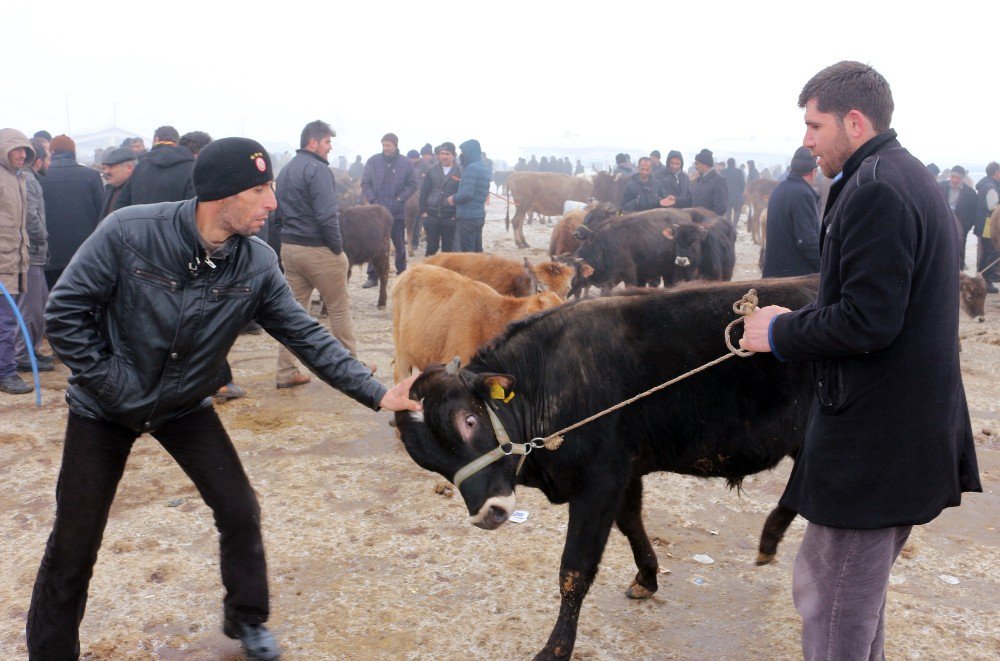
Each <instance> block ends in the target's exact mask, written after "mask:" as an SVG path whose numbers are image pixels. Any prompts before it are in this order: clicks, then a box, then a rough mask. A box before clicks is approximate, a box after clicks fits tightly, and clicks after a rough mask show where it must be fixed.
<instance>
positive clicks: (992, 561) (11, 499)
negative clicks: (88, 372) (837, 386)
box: [0, 204, 1000, 660]
mask: <svg viewBox="0 0 1000 661" xmlns="http://www.w3.org/2000/svg"><path fill="white" fill-rule="evenodd" d="M503 212H504V210H503V208H502V206H501V205H499V204H494V205H493V206H491V209H490V221H489V222H488V223H487V227H486V241H485V244H486V247H487V250H493V251H495V252H499V253H501V254H507V255H511V256H520V255H522V254H526V255H529V256H532V257H534V258H537V259H541V258H542V257H543V255H544V253H545V248H546V246H547V245H548V234H549V229H548V228H546V227H544V226H540V225H539V224H537V223H536V224H534V225H531V226H528V227H527V237H528V240H529V242H530V243H531V244H532V245H533V246H536V248H533V249H531V250H528V251H517V250H516V249H515V248H514V246H513V241H512V238H511V235H510V234H509V233H506V232H505V231H504V227H503ZM738 252H739V266H738V272H737V279H749V278H753V277H756V275H757V274H758V273H759V272H758V271H757V269H756V266H755V265H756V259H757V254H756V247H755V246H753V245H752V244H751V243H750V242H749V240H748V238H747V235H746V233H745V231H741V234H740V237H739V243H738ZM363 280H364V274H363V273H360V272H356V273H355V277H354V279H353V280H352V282H351V296H352V300H353V306H354V318H355V323H356V325H357V331H358V333H357V334H358V337H359V339H360V352H361V357H362V359H363V360H366V361H374V362H376V363H377V365H378V375H379V377H380V378H382V379H383V380H386V381H387V380H388V379H389V378H390V377H389V376H388V375H390V374H391V371H392V370H391V366H390V360H391V358H392V346H391V314H390V312H389V311H388V310H384V311H379V310H376V309H375V297H376V290H363V289H361V287H360V285H361V282H362V281H363ZM720 332H721V330H720ZM961 333H962V336H963V338H964V339H963V348H964V351H963V353H962V362H963V375H964V378H965V387H966V392H967V394H968V399H969V406H970V411H971V414H972V421H973V427H974V429H975V432H976V446H977V450H978V453H979V463H980V469H981V473H982V479H983V485H984V488H985V493H983V494H970V495H967V496H966V497H965V499H964V504H963V506H962V507H960V508H957V509H950V510H947V511H946V512H945V513H944V514H943V515H942V516H941V517H939V518H938V519H937V520H936V521H934V522H933V523H931V524H930V525H927V526H923V527H921V528H919V529H917V530H916V531H914V534H913V536H912V537H911V543H910V544H909V546H908V547H907V549H906V551H905V552H904V557H902V558H900V560H899V562H898V563H897V564H896V566H895V570H894V572H893V575H892V584H891V586H890V588H889V597H888V606H887V619H888V627H887V629H888V640H887V643H886V652H887V656H888V657H889V658H896V659H898V658H914V659H916V658H923V659H944V658H949V659H995V658H998V657H1000V642H998V641H1000V619H998V618H997V613H998V611H1000V570H998V569H997V567H998V566H1000V552H998V547H1000V539H998V530H997V528H998V524H1000V516H998V512H1000V508H998V504H1000V502H998V501H1000V498H998V495H997V492H998V487H1000V484H998V482H1000V444H998V441H997V435H996V434H997V433H1000V420H998V416H1000V388H998V378H997V374H998V373H1000V296H997V295H992V296H990V298H989V299H988V302H987V320H986V322H985V323H981V324H978V323H975V322H973V321H972V320H969V319H963V320H962V323H961ZM275 356H276V344H275V343H274V341H273V340H271V339H270V338H269V337H267V336H243V337H241V338H240V340H239V341H238V342H237V344H236V347H235V348H234V350H233V352H232V354H231V356H230V359H231V363H232V366H233V370H234V372H235V374H236V378H237V380H238V382H239V383H241V384H242V385H244V386H246V387H247V388H248V390H249V396H248V397H247V398H246V399H242V400H238V401H233V402H230V403H228V404H225V405H222V406H219V412H220V414H221V416H222V419H223V420H224V422H225V424H226V426H227V428H228V429H229V432H230V434H231V435H232V437H233V439H234V442H235V443H236V445H237V447H238V448H239V451H240V454H241V456H242V459H243V462H244V466H245V468H246V470H247V472H248V474H249V475H250V478H251V480H252V482H253V484H254V486H255V488H256V489H257V493H258V495H259V498H260V502H261V506H262V509H263V513H264V539H265V544H266V546H267V553H268V561H269V570H270V584H271V590H272V617H271V620H270V623H269V625H270V627H271V628H272V630H273V631H274V632H275V633H276V634H277V635H278V637H279V639H280V641H281V644H282V646H283V648H284V650H285V657H284V658H287V659H374V658H385V659H430V658H434V659H466V658H474V659H523V658H529V657H530V656H531V655H532V654H533V653H534V652H536V651H537V650H538V649H540V647H541V646H542V644H543V643H544V641H545V639H546V638H547V636H548V633H549V631H550V629H551V626H552V624H553V623H554V621H555V617H556V613H557V611H558V606H559V599H558V587H557V574H558V563H559V557H560V553H561V550H562V545H563V539H564V535H565V529H566V517H567V510H566V508H565V507H563V506H552V505H550V504H548V503H547V502H546V501H545V499H544V497H542V496H541V494H540V493H539V492H537V491H534V490H531V489H524V490H522V491H520V492H519V494H518V498H519V507H520V508H522V509H526V510H528V511H529V512H530V518H529V519H528V521H527V522H525V523H522V524H514V523H508V524H507V525H504V526H502V527H501V528H500V529H499V530H497V531H494V532H486V531H483V530H479V529H478V528H474V527H472V526H470V525H469V524H468V523H467V516H466V511H465V509H464V507H463V505H462V503H461V502H460V500H459V499H457V498H455V499H449V498H446V497H443V496H440V495H436V494H435V493H434V489H433V487H434V484H435V483H436V482H437V478H436V476H433V475H431V474H428V473H426V472H424V471H423V470H421V469H420V468H418V467H417V466H416V465H415V464H413V463H412V462H411V461H410V459H409V458H408V457H407V455H406V454H405V452H404V451H403V449H402V447H401V446H400V444H399V443H398V441H397V440H396V438H395V436H394V433H393V431H392V430H391V429H390V428H389V426H388V424H387V423H388V421H389V414H387V413H379V414H373V413H371V412H369V411H367V410H366V409H364V408H362V407H360V406H358V405H357V404H355V403H354V402H352V401H351V400H349V399H347V398H346V397H344V396H343V395H341V394H339V393H337V392H335V391H333V390H332V389H330V388H328V387H327V386H326V385H324V384H322V383H320V382H313V383H311V384H309V385H307V386H304V387H301V388H296V389H293V390H282V391H278V390H275V388H274V365H275ZM66 376H67V370H66V368H65V367H62V366H61V365H60V366H58V367H57V369H56V371H55V372H50V373H48V374H43V375H42V377H41V382H42V388H43V390H42V399H43V403H42V406H41V407H40V408H37V407H36V406H35V405H34V402H33V397H32V396H30V395H22V396H17V397H13V396H10V395H3V394H0V421H2V424H0V483H2V485H3V487H2V490H0V577H2V579H0V658H2V659H10V658H24V657H25V656H26V652H25V646H24V633H23V630H24V621H25V613H26V610H27V608H28V601H29V597H30V592H31V585H32V582H33V580H34V576H35V572H36V570H37V568H38V562H39V559H40V557H41V554H42V549H43V547H44V543H45V539H46V537H47V535H48V533H49V530H50V528H51V525H52V517H53V496H54V490H55V482H56V475H57V472H58V470H59V464H60V450H61V440H62V432H63V427H64V424H65V419H66V405H65V403H64V401H63V389H64V388H65V382H66ZM665 376H666V375H665ZM788 471H789V463H788V462H787V461H786V462H784V463H782V464H781V465H779V466H778V467H777V468H776V469H775V470H774V471H772V472H770V473H766V474H762V475H758V476H753V477H750V478H748V479H747V480H746V482H745V483H744V487H745V493H743V494H742V495H738V494H737V493H735V492H731V491H729V490H727V489H726V487H725V485H724V484H723V483H722V482H719V481H711V482H707V481H700V480H697V479H694V478H687V477H680V476H677V475H671V474H658V475H652V476H649V477H647V478H646V480H645V485H646V487H645V496H646V497H645V519H646V525H647V529H648V531H649V533H650V535H651V536H652V537H653V539H654V543H655V546H656V549H657V553H658V555H659V557H660V564H661V565H662V567H663V568H665V569H666V570H669V572H670V573H669V574H663V575H661V582H660V590H659V592H658V593H657V594H656V595H655V596H654V597H653V598H652V599H650V600H648V601H643V602H636V601H631V600H629V599H626V598H625V596H624V591H625V588H626V587H627V586H628V585H629V582H630V581H631V579H632V576H633V575H634V572H635V568H634V566H633V564H632V558H631V553H630V551H629V547H628V544H627V542H626V541H625V539H624V537H623V536H622V535H620V534H619V533H617V532H613V533H612V536H611V540H610V542H609V544H608V548H607V552H606V553H605V556H604V561H603V563H602V565H601V572H600V574H599V575H598V578H597V580H596V582H595V584H594V586H593V588H592V590H591V592H590V595H589V596H588V598H587V600H586V602H585V604H584V607H583V612H582V615H581V618H580V631H579V637H578V640H577V646H576V651H575V653H574V658H578V659H624V658H634V659H737V658H739V659H774V658H794V657H796V656H797V655H798V637H799V628H800V625H799V620H798V617H797V615H796V613H795V610H794V608H793V607H792V603H791V569H792V559H793V558H794V554H795V552H796V550H797V548H798V545H799V541H800V539H801V535H802V530H803V528H804V525H803V522H802V521H801V519H800V520H797V521H796V522H795V523H794V524H793V526H792V528H791V530H790V531H789V534H788V537H787V538H786V540H785V542H784V544H783V546H782V547H781V548H780V550H779V555H778V559H777V562H776V563H775V564H773V565H771V566H767V567H755V566H754V564H753V560H754V557H755V555H756V551H755V548H756V543H757V535H758V533H759V530H760V527H761V525H762V524H763V521H764V517H765V515H766V513H767V512H768V511H769V510H770V508H771V507H772V506H773V505H774V504H775V502H776V501H777V499H778V496H779V495H780V493H781V491H782V487H783V485H784V483H785V480H786V478H787V476H788ZM696 554H706V555H709V556H711V557H712V558H713V559H714V561H715V562H714V564H709V565H704V564H699V563H698V562H696V561H694V560H693V556H694V555H696ZM941 575H950V576H954V577H956V578H957V579H958V581H959V582H958V584H957V585H951V584H948V583H946V582H944V581H942V580H941V579H940V578H939V577H940V576H941ZM90 595H91V596H90V602H89V604H88V608H87V613H86V617H85V618H84V621H83V625H82V629H81V636H82V650H83V656H84V658H89V659H164V660H166V659H238V658H240V653H239V651H238V648H237V645H236V644H235V643H234V642H233V641H230V640H229V639H227V638H226V637H225V636H223V634H222V633H221V631H220V620H221V599H222V589H221V586H220V582H219V570H218V551H217V535H216V532H215V529H214V527H213V523H212V517H211V512H210V511H209V510H208V509H207V508H206V507H205V506H204V504H202V502H201V501H200V499H199V498H198V496H197V494H196V492H195V490H194V488H193V487H192V486H191V484H190V483H189V482H188V481H187V479H186V478H185V476H184V475H183V473H182V472H181V471H180V469H178V468H177V467H176V466H175V465H174V464H173V462H172V461H171V459H170V458H169V457H168V456H167V454H166V453H165V452H164V451H163V450H162V449H161V448H160V447H159V445H158V444H157V443H156V442H155V441H154V440H153V439H152V438H150V437H148V436H145V437H143V438H141V439H140V440H139V441H138V442H137V444H136V446H135V449H134V451H133V452H132V455H131V458H130V459H129V464H128V467H127V469H126V472H125V476H124V478H123V480H122V482H121V485H120V487H119V490H118V497H117V499H116V501H115V504H114V507H113V508H112V511H111V520H110V523H109V525H108V528H107V531H106V533H105V538H104V545H103V547H102V550H101V555H100V559H99V561H98V564H97V567H96V570H95V575H94V578H93V581H92V582H91V590H90Z"/></svg>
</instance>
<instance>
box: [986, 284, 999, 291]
mask: <svg viewBox="0 0 1000 661" xmlns="http://www.w3.org/2000/svg"><path fill="white" fill-rule="evenodd" d="M986 293H987V294H996V293H1000V289H997V286H996V285H995V284H993V283H992V282H989V281H987V282H986Z"/></svg>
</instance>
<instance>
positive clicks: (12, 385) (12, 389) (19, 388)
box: [0, 374, 34, 395]
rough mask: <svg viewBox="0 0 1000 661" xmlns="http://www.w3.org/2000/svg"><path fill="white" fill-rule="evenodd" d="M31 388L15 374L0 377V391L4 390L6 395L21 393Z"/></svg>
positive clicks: (31, 388) (29, 390)
mask: <svg viewBox="0 0 1000 661" xmlns="http://www.w3.org/2000/svg"><path fill="white" fill-rule="evenodd" d="M32 390H34V388H33V387H32V386H31V385H30V384H29V383H28V382H26V381H25V380H24V379H22V378H21V377H19V376H18V375H17V374H12V375H11V376H5V377H3V378H2V379H0V392H5V393H7V394H8V395H23V394H25V393H29V392H31V391H32Z"/></svg>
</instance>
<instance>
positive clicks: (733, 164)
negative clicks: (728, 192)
mask: <svg viewBox="0 0 1000 661" xmlns="http://www.w3.org/2000/svg"><path fill="white" fill-rule="evenodd" d="M726 165H732V166H733V167H736V159H735V158H730V159H729V160H727V161H726Z"/></svg>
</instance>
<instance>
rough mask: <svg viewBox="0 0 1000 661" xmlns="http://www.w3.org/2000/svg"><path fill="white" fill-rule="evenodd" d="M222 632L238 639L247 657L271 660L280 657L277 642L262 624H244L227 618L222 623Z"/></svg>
mask: <svg viewBox="0 0 1000 661" xmlns="http://www.w3.org/2000/svg"><path fill="white" fill-rule="evenodd" d="M222 633H224V634H226V635H227V636H228V637H230V638H232V639H233V640H239V641H240V644H242V645H243V651H244V652H245V653H246V655H247V658H248V659H254V660H259V661H272V660H273V659H278V658H280V657H281V650H280V649H278V642H277V641H276V640H275V639H274V636H272V635H271V632H270V631H268V630H267V627H265V626H264V625H263V624H246V623H245V622H235V621H233V620H229V619H227V620H226V621H225V622H223V624H222Z"/></svg>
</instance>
